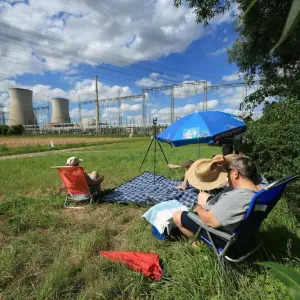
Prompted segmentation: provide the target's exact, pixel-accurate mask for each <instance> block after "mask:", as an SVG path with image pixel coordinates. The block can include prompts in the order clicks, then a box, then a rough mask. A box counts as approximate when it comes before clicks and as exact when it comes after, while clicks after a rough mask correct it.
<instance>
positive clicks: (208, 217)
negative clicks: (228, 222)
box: [196, 206, 221, 228]
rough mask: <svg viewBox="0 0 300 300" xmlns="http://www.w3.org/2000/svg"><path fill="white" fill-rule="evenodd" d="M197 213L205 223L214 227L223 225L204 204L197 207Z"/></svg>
mask: <svg viewBox="0 0 300 300" xmlns="http://www.w3.org/2000/svg"><path fill="white" fill-rule="evenodd" d="M196 213H197V214H198V216H199V217H200V219H201V220H202V221H203V223H204V224H206V225H208V226H210V227H213V228H219V227H221V223H220V222H219V220H218V219H217V218H216V217H215V216H214V215H213V214H212V213H211V212H210V211H206V210H205V209H204V208H203V207H202V206H197V207H196Z"/></svg>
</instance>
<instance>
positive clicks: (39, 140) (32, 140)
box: [0, 136, 121, 148]
mask: <svg viewBox="0 0 300 300" xmlns="http://www.w3.org/2000/svg"><path fill="white" fill-rule="evenodd" d="M119 140H121V138H103V137H101V138H99V137H98V138H97V137H79V138H78V137H76V138H73V137H42V136H35V137H30V136H29V137H17V138H15V137H1V136H0V145H1V144H2V145H3V144H5V145H7V146H8V147H9V148H11V147H14V148H18V147H24V146H34V145H41V146H42V145H50V141H53V143H54V145H62V144H80V143H83V142H85V143H93V142H103V141H119Z"/></svg>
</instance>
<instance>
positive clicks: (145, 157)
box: [139, 137, 154, 171]
mask: <svg viewBox="0 0 300 300" xmlns="http://www.w3.org/2000/svg"><path fill="white" fill-rule="evenodd" d="M153 140H154V137H153V139H152V141H151V143H150V145H149V147H148V150H147V152H146V154H145V157H144V159H143V161H142V164H141V166H140V168H139V171H141V169H142V166H143V164H144V162H145V160H146V157H147V155H148V152H149V150H150V148H151V145H152V143H153Z"/></svg>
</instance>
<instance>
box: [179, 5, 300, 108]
mask: <svg viewBox="0 0 300 300" xmlns="http://www.w3.org/2000/svg"><path fill="white" fill-rule="evenodd" d="M251 2H252V1H251V0H231V1H229V0H227V1H218V0H216V1H210V0H187V3H188V4H189V7H191V8H192V9H194V11H195V14H196V21H197V22H198V23H204V24H208V23H209V21H210V20H211V19H212V18H213V17H214V16H216V15H218V14H222V13H224V12H225V11H226V10H228V9H229V8H230V6H231V5H233V4H237V5H238V8H239V10H240V11H241V15H240V16H239V18H238V20H237V23H236V27H235V31H236V32H237V33H238V34H239V37H238V38H237V40H236V41H235V42H234V44H233V45H232V47H231V48H230V49H229V50H228V55H229V62H231V63H233V62H235V63H236V64H237V66H238V67H239V69H240V72H242V73H243V74H244V75H245V79H246V80H247V81H248V82H249V83H251V82H252V81H253V79H255V78H256V77H257V76H258V77H259V78H260V79H261V80H262V82H261V85H260V87H259V88H258V90H257V91H256V92H254V93H252V94H250V95H249V96H248V97H247V98H246V100H245V102H244V103H243V106H244V107H246V108H248V109H250V110H251V109H252V108H254V107H255V106H257V105H259V104H261V103H266V102H267V101H269V99H270V98H272V99H274V98H275V99H276V98H280V97H290V96H291V97H293V96H295V95H298V93H299V88H300V52H299V50H298V49H299V48H300V35H299V30H300V25H297V26H296V27H295V28H294V30H293V31H292V33H291V34H290V35H289V37H288V38H287V39H286V40H285V41H284V42H283V43H282V44H281V45H280V47H278V48H276V49H275V51H274V52H271V49H272V48H273V47H274V46H275V45H276V43H277V42H278V41H279V40H280V37H281V34H282V30H283V28H284V26H285V22H286V19H287V16H288V14H289V10H290V8H291V5H292V2H293V1H292V0H264V1H257V2H256V3H255V5H253V6H252V7H251V9H250V10H249V11H248V12H247V14H246V15H244V12H245V11H246V10H247V8H248V7H249V5H250V3H251ZM174 3H175V5H176V6H178V5H181V1H180V0H174Z"/></svg>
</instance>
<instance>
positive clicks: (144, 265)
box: [100, 251, 163, 280]
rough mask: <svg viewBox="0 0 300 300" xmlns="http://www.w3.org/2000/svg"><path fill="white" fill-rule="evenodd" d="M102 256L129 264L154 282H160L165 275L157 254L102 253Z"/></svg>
mask: <svg viewBox="0 0 300 300" xmlns="http://www.w3.org/2000/svg"><path fill="white" fill-rule="evenodd" d="M100 255H102V256H105V257H106V258H108V259H110V260H112V261H118V262H121V263H123V264H127V265H129V266H130V267H131V268H132V269H133V270H135V271H138V272H140V273H143V274H144V275H145V276H147V277H151V278H152V279H154V280H160V279H161V276H162V274H163V270H162V268H161V267H160V264H159V255H158V254H156V253H145V252H114V251H100Z"/></svg>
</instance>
